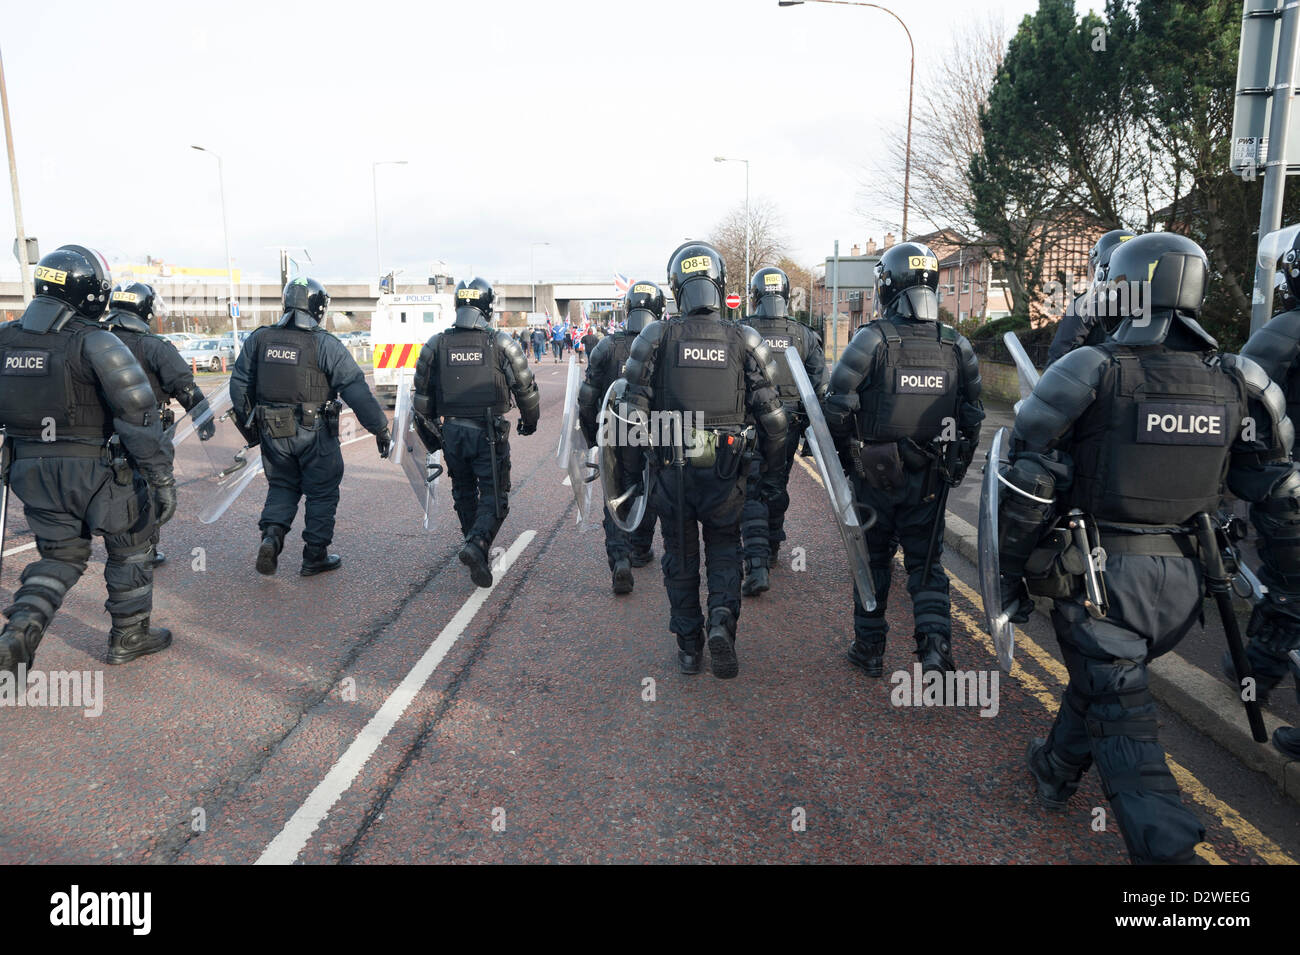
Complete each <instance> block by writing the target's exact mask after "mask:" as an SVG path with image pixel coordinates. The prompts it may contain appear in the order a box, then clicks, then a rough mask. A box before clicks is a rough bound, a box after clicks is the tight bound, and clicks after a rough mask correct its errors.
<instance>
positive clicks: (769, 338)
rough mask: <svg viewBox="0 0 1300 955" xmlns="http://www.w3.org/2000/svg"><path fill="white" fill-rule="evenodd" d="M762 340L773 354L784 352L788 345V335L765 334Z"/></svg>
mask: <svg viewBox="0 0 1300 955" xmlns="http://www.w3.org/2000/svg"><path fill="white" fill-rule="evenodd" d="M763 341H765V342H766V343H767V347H768V349H769V350H770V351H771V352H772V353H773V354H776V353H777V352H780V353H782V354H784V353H785V350H786V349H787V348H789V347H790V336H789V335H765V336H764V337H763Z"/></svg>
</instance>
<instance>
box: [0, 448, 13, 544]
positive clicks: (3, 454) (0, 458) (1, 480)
mask: <svg viewBox="0 0 1300 955" xmlns="http://www.w3.org/2000/svg"><path fill="white" fill-rule="evenodd" d="M12 451H13V449H12V448H11V446H10V444H9V434H8V432H7V431H6V430H5V429H4V428H3V427H0V484H3V485H4V487H3V489H0V566H2V565H3V563H4V546H5V531H6V530H8V527H9V523H8V522H9V462H10V460H12V458H13V453H12Z"/></svg>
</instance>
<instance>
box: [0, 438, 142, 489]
mask: <svg viewBox="0 0 1300 955" xmlns="http://www.w3.org/2000/svg"><path fill="white" fill-rule="evenodd" d="M8 443H9V444H10V448H11V451H10V454H12V456H13V460H15V461H22V460H34V459H36V458H86V459H90V460H95V461H98V462H99V463H100V464H102V465H104V466H105V467H109V468H112V469H113V478H114V480H116V481H117V483H118V484H120V485H122V486H123V487H126V486H127V485H129V484H130V483H131V481H132V469H131V463H130V462H129V461H128V460H127V459H126V454H125V453H124V452H123V451H122V445H121V442H120V441H119V440H118V437H117V435H113V436H112V437H111V438H109V439H108V441H107V442H106V443H103V444H90V443H89V442H88V441H69V440H64V441H41V440H39V439H37V438H11V439H10V440H9V442H8Z"/></svg>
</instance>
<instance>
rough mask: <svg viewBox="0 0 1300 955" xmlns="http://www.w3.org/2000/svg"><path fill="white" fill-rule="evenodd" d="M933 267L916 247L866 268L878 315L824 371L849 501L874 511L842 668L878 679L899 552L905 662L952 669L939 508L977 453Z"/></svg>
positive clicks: (974, 368) (969, 381) (973, 379)
mask: <svg viewBox="0 0 1300 955" xmlns="http://www.w3.org/2000/svg"><path fill="white" fill-rule="evenodd" d="M938 265H939V261H938V258H937V257H936V256H935V254H934V253H933V252H932V251H930V249H929V248H927V247H926V246H924V245H921V244H919V243H916V242H901V243H899V244H897V245H894V246H891V247H890V248H889V249H887V250H886V251H885V253H884V254H883V255H882V256H881V257H880V261H879V262H878V263H877V264H876V300H877V302H878V303H879V306H880V308H881V309H882V312H881V317H880V318H878V319H876V320H875V321H872V322H869V323H868V324H866V325H864V326H862V327H861V328H859V329H858V331H857V333H856V334H855V335H854V336H853V338H852V339H851V340H850V341H849V343H848V345H847V346H845V349H844V353H843V354H842V355H841V356H840V360H839V362H837V363H836V365H835V369H834V371H833V372H832V373H831V380H830V389H829V393H828V394H827V396H826V401H825V404H824V407H825V412H826V424H827V426H828V427H829V429H830V432H831V435H832V437H833V438H834V439H835V443H836V447H837V449H838V450H839V452H840V457H841V461H843V462H844V464H845V470H846V471H849V472H850V473H851V475H852V478H853V484H854V490H855V494H856V496H857V499H858V503H859V504H861V505H865V506H867V507H869V508H870V509H871V510H872V511H873V512H874V513H875V523H874V524H873V525H872V526H871V527H870V528H869V529H868V531H867V549H868V552H869V555H870V560H871V574H872V578H873V582H874V584H875V589H876V609H875V610H871V611H868V610H866V609H865V607H864V605H863V603H862V600H861V598H860V595H859V594H858V592H857V590H856V588H855V589H854V594H853V602H854V607H853V630H854V641H853V645H852V646H851V647H850V648H849V661H850V662H851V663H853V664H854V665H855V666H857V667H859V668H860V669H861V670H863V672H865V673H866V674H867V675H868V676H873V677H875V676H880V675H881V674H882V673H883V672H884V652H885V637H886V634H887V633H888V631H889V624H888V623H887V622H886V620H885V608H886V605H887V603H888V597H889V583H890V577H891V571H892V562H893V558H894V553H895V551H896V550H897V549H898V547H899V545H900V544H901V545H902V548H903V567H904V569H905V570H906V571H907V590H908V593H910V594H911V596H912V613H913V617H914V624H915V633H914V638H915V640H916V656H917V659H919V660H920V661H921V666H922V667H923V668H924V669H925V670H927V671H929V670H938V671H943V670H952V669H953V668H954V663H953V658H952V637H951V633H952V619H951V604H950V601H949V597H948V575H947V573H945V572H944V569H943V567H942V566H941V564H940V558H941V556H942V555H943V534H944V507H945V504H946V502H947V492H948V489H949V488H950V487H953V486H955V485H957V484H959V483H961V480H962V478H963V476H964V475H965V473H966V468H967V467H968V466H969V464H970V459H971V457H972V455H974V453H975V446H976V445H977V444H978V443H979V433H980V422H981V421H983V420H984V408H983V405H982V404H981V403H980V388H981V381H980V370H979V359H978V358H976V356H975V352H974V350H973V349H972V348H971V346H970V342H968V341H967V340H966V339H965V338H964V337H963V336H962V335H960V334H958V332H957V331H956V329H954V328H952V327H950V326H948V325H945V324H943V323H942V322H941V321H939V299H938V294H937V291H936V290H937V288H938V284H939V272H938Z"/></svg>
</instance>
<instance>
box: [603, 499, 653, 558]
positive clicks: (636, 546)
mask: <svg viewBox="0 0 1300 955" xmlns="http://www.w3.org/2000/svg"><path fill="white" fill-rule="evenodd" d="M603 512H604V520H603V524H604V527H605V556H606V557H607V558H609V569H610V570H613V569H614V564H615V563H617V562H618V561H620V560H623V559H624V558H626V557H631V556H632V555H633V554H644V553H646V552H647V551H649V550H652V549H653V548H654V544H655V519H656V515H655V508H654V503H653V502H647V505H646V509H645V517H643V518H642V519H641V523H640V524H639V525H638V526H637V529H636V530H634V531H632V532H630V533H629V532H628V531H625V530H622V529H620V528H619V526H618V525H617V524H615V523H614V519H613V518H612V517H610V516H609V508H603Z"/></svg>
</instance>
